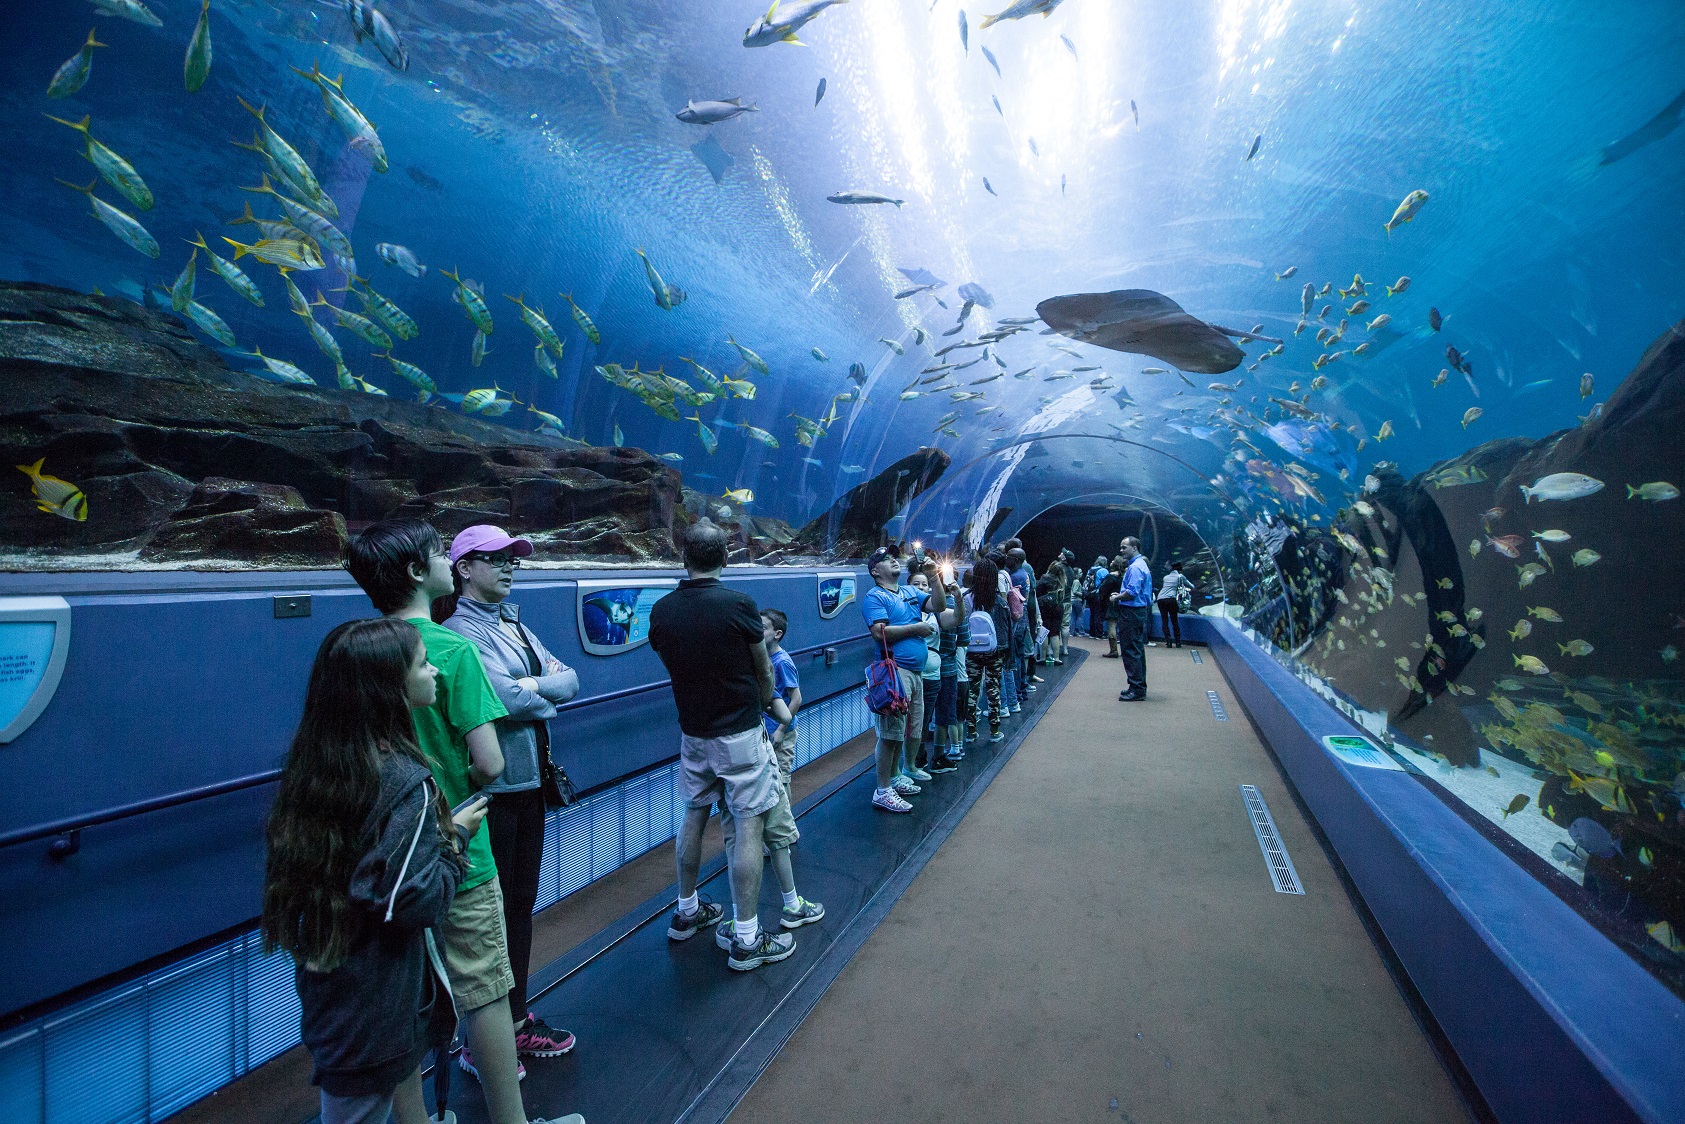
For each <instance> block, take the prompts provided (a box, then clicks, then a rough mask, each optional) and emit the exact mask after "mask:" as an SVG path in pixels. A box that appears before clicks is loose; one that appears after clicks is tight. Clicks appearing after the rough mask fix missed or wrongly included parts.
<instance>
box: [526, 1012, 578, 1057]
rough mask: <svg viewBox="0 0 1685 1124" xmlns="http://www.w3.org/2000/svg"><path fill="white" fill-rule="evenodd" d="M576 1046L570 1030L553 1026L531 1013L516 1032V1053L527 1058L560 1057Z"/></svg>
mask: <svg viewBox="0 0 1685 1124" xmlns="http://www.w3.org/2000/svg"><path fill="white" fill-rule="evenodd" d="M573 1047H574V1037H573V1034H572V1033H571V1032H569V1031H565V1030H560V1029H558V1028H556V1027H553V1026H551V1025H550V1024H549V1023H547V1022H545V1021H544V1020H543V1019H541V1018H539V1017H538V1016H537V1015H531V1014H529V1015H528V1016H527V1022H526V1025H525V1026H523V1027H521V1028H520V1029H519V1030H517V1031H516V1032H515V1054H516V1056H517V1057H525V1058H559V1057H561V1056H562V1055H563V1054H565V1053H567V1052H568V1051H570V1050H572V1049H573Z"/></svg>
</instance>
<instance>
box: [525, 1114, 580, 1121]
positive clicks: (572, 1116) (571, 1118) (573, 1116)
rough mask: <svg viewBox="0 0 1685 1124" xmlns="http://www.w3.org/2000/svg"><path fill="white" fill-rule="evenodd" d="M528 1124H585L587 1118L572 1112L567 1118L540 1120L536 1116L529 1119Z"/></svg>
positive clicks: (554, 1117) (552, 1117)
mask: <svg viewBox="0 0 1685 1124" xmlns="http://www.w3.org/2000/svg"><path fill="white" fill-rule="evenodd" d="M527 1124H585V1118H584V1117H583V1116H581V1115H579V1113H577V1112H570V1113H568V1114H567V1115H566V1116H551V1117H546V1118H545V1119H543V1120H540V1119H539V1118H538V1117H536V1116H529V1117H527Z"/></svg>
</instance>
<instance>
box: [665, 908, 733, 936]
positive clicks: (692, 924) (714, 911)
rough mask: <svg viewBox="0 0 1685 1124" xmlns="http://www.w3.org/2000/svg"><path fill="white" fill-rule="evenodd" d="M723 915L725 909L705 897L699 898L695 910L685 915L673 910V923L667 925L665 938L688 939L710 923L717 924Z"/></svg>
mask: <svg viewBox="0 0 1685 1124" xmlns="http://www.w3.org/2000/svg"><path fill="white" fill-rule="evenodd" d="M724 916H725V909H724V908H723V907H721V906H717V905H715V904H714V903H713V902H711V901H709V900H708V899H707V898H703V899H701V901H700V903H699V904H698V905H697V907H696V912H695V913H693V914H691V915H690V916H689V917H686V916H685V915H684V914H682V913H680V912H678V911H677V910H674V911H673V923H672V924H670V925H668V926H667V939H668V940H674V941H688V940H690V938H692V937H694V936H695V935H696V934H698V933H700V932H701V931H702V930H704V929H706V928H708V927H709V926H710V925H718V924H719V923H720V918H722V917H724Z"/></svg>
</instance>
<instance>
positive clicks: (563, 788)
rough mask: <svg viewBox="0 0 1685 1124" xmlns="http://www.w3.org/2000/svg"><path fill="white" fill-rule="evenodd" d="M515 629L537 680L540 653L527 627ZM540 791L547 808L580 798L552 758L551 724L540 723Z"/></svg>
mask: <svg viewBox="0 0 1685 1124" xmlns="http://www.w3.org/2000/svg"><path fill="white" fill-rule="evenodd" d="M514 624H515V628H516V630H517V631H519V632H520V634H521V647H523V648H525V649H526V651H527V674H529V675H531V676H532V677H533V678H534V679H537V678H538V677H539V676H540V675H542V674H543V673H544V665H543V664H541V663H539V662H538V652H537V650H536V649H534V648H533V646H532V640H531V639H529V638H528V636H527V628H526V625H524V624H522V623H521V622H520V621H515V622H514ZM538 789H539V791H540V792H542V793H544V806H545V807H546V808H566V807H567V806H568V805H569V804H572V803H573V802H574V801H575V800H576V799H578V797H577V796H576V795H575V794H574V790H573V781H572V780H570V779H569V778H568V774H567V770H566V769H564V768H562V767H561V766H560V765H558V764H556V763H555V761H553V760H551V758H550V724H549V723H548V722H540V723H538Z"/></svg>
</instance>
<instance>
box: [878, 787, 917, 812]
mask: <svg viewBox="0 0 1685 1124" xmlns="http://www.w3.org/2000/svg"><path fill="white" fill-rule="evenodd" d="M872 807H874V808H882V809H883V810H884V811H886V812H911V811H912V810H913V806H912V805H911V804H909V803H907V802H906V801H905V800H903V799H901V797H900V796H898V795H896V792H895V790H894V789H893V788H886V789H883V790H882V791H880V792H874V793H872Z"/></svg>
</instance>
